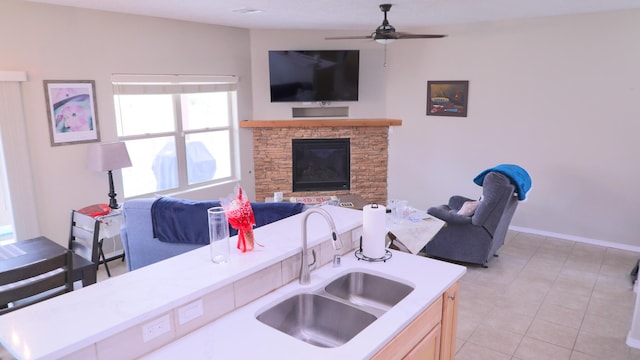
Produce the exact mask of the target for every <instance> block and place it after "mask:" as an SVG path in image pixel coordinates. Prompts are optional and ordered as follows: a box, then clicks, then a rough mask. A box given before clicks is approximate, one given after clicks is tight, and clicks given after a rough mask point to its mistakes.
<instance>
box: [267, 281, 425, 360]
mask: <svg viewBox="0 0 640 360" xmlns="http://www.w3.org/2000/svg"><path fill="white" fill-rule="evenodd" d="M412 291H413V287H412V286H409V285H407V284H403V283H401V282H398V281H394V280H390V279H387V278H384V277H382V276H377V275H373V274H369V273H365V272H358V271H356V272H350V273H347V274H345V275H342V276H340V277H338V278H336V279H335V280H332V281H331V282H330V283H329V284H328V285H326V286H323V287H320V288H318V289H316V290H315V291H309V292H307V293H302V294H297V295H294V296H292V297H289V298H287V299H285V300H283V301H281V302H279V303H277V304H276V305H274V306H272V307H270V308H269V309H267V310H265V311H263V312H261V313H260V314H258V316H256V318H257V319H258V320H259V321H261V322H262V323H264V324H266V325H268V326H271V327H272V328H274V329H276V330H279V331H281V332H283V333H285V334H288V335H290V336H293V337H294V338H296V339H300V340H302V341H305V342H307V343H309V344H313V345H316V346H320V347H327V348H330V347H336V346H340V345H342V344H344V343H346V342H348V341H349V340H351V339H352V338H353V337H354V336H356V335H357V334H358V333H359V332H360V331H362V330H363V329H364V328H366V327H367V326H369V325H370V324H371V323H373V322H374V321H375V320H376V319H377V318H378V317H379V316H381V315H383V314H384V313H385V312H387V311H388V310H389V309H391V308H392V307H393V306H394V305H396V304H397V303H399V302H400V301H401V300H402V299H404V298H405V297H406V296H407V295H409V293H411V292H412Z"/></svg>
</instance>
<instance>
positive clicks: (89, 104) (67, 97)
mask: <svg viewBox="0 0 640 360" xmlns="http://www.w3.org/2000/svg"><path fill="white" fill-rule="evenodd" d="M44 95H45V100H46V103H47V115H48V119H49V137H50V139H51V145H52V146H57V145H67V144H73V143H86V142H96V141H100V134H99V132H98V117H97V111H96V90H95V82H94V81H93V80H76V81H66V80H44Z"/></svg>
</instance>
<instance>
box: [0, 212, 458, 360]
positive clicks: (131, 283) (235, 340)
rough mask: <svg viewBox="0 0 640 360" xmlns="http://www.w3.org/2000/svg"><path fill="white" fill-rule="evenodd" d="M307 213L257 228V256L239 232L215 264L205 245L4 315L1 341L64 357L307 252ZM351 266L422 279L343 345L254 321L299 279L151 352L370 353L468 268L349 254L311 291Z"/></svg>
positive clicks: (339, 223) (343, 225)
mask: <svg viewBox="0 0 640 360" xmlns="http://www.w3.org/2000/svg"><path fill="white" fill-rule="evenodd" d="M323 208H324V209H325V210H327V211H328V212H329V213H330V214H331V216H332V218H333V219H334V221H335V224H336V228H337V230H338V233H344V232H348V231H350V230H352V229H355V228H357V227H359V226H361V224H362V212H360V211H357V210H351V209H346V208H340V207H335V206H323ZM301 220H302V215H301V214H299V215H295V216H292V217H289V218H286V219H283V220H281V221H278V222H275V223H272V224H269V225H266V226H263V227H261V228H258V229H256V230H255V234H256V239H257V241H258V242H259V243H261V244H263V245H264V247H259V246H256V248H255V250H254V251H252V252H250V253H245V254H241V253H240V252H239V251H238V250H236V249H235V242H236V238H235V237H234V238H232V239H231V240H230V241H231V243H232V254H231V261H230V262H229V263H228V264H223V265H219V264H214V263H212V262H211V260H210V255H209V248H208V247H203V248H199V249H196V250H194V251H190V252H188V253H185V254H182V255H179V256H176V257H173V258H170V259H167V260H164V261H161V262H158V263H155V264H152V265H150V266H147V267H144V268H140V269H137V270H135V271H132V272H129V273H126V274H123V275H120V276H117V277H114V278H110V279H108V280H105V281H102V282H100V283H98V284H95V285H92V286H89V287H86V288H83V289H80V290H77V291H73V292H71V293H68V294H65V295H62V296H59V297H56V298H53V299H50V300H47V301H44V302H41V303H38V304H35V305H32V306H29V307H27V308H24V309H21V310H18V311H14V312H12V313H9V314H5V315H3V316H1V317H0V341H2V344H3V345H4V346H5V347H6V348H7V349H9V350H10V351H11V352H12V353H13V354H14V355H15V356H17V357H18V358H35V359H40V358H59V357H61V356H64V355H67V354H70V353H73V352H74V351H77V350H79V349H82V348H85V347H87V346H89V345H91V344H94V343H96V342H98V341H100V340H103V339H105V338H108V337H109V336H112V335H114V334H118V333H120V332H122V331H123V330H125V329H127V328H130V327H131V326H134V325H137V324H140V323H143V322H145V321H147V320H150V319H153V318H154V317H156V316H158V315H160V314H162V313H164V312H166V311H169V310H171V309H173V308H176V307H177V306H180V305H183V304H187V303H189V302H190V301H193V300H194V299H197V298H199V297H201V296H203V295H205V294H208V293H210V292H212V291H214V290H216V289H219V288H222V287H224V286H226V285H228V284H230V283H232V282H234V281H236V280H238V279H242V278H244V277H246V276H248V275H250V274H253V273H255V272H258V271H260V270H262V269H265V268H267V267H269V266H270V265H273V264H276V263H277V262H280V261H282V260H283V259H285V258H287V257H290V256H292V255H294V254H296V253H298V252H300V243H301V241H300V231H301V230H300V229H301ZM308 233H309V239H308V242H309V246H310V247H311V246H315V245H317V244H319V243H321V242H323V241H325V240H327V239H328V238H329V227H328V225H327V224H326V222H325V221H324V219H323V218H322V217H320V216H317V215H312V216H310V217H309V223H308ZM343 241H346V239H343ZM350 254H352V253H350ZM350 268H362V269H364V270H367V271H377V272H381V273H384V274H388V275H390V276H395V277H398V278H401V279H405V281H408V282H410V283H413V284H416V289H415V290H414V291H413V292H412V293H411V294H410V295H409V296H407V298H405V299H404V300H403V301H402V302H401V303H400V304H398V305H397V306H396V307H394V308H393V309H391V310H390V311H389V312H387V313H386V314H384V315H383V316H382V317H380V318H379V319H378V320H377V321H376V322H374V323H373V324H372V325H370V326H369V327H367V328H366V329H365V330H364V331H362V332H361V333H360V334H359V335H358V336H356V337H355V338H354V339H352V340H351V341H350V342H349V343H347V344H345V345H343V346H341V347H338V348H335V349H319V348H316V349H314V348H315V347H314V346H312V345H309V344H306V343H304V342H302V341H299V340H296V339H293V338H289V337H288V336H286V335H284V336H283V335H282V334H280V333H279V332H277V331H276V330H273V329H271V328H268V327H267V326H266V325H263V324H262V323H259V322H258V321H257V320H256V319H255V312H256V311H257V310H258V309H262V308H263V307H265V306H267V305H269V304H271V303H273V302H274V301H276V300H279V299H280V296H283V295H286V294H289V293H291V292H295V291H300V285H299V284H298V282H296V281H294V282H292V283H290V284H288V285H286V286H284V287H283V288H280V289H279V290H277V291H275V292H272V293H270V294H268V295H266V296H264V297H262V298H260V299H258V300H256V301H254V302H252V303H250V304H248V305H246V306H244V307H242V308H240V309H238V310H236V311H234V312H232V313H230V314H228V315H226V316H224V317H222V318H220V319H218V320H216V321H215V322H213V323H211V324H210V325H207V326H205V327H203V328H201V329H199V330H197V331H195V332H192V333H191V334H188V335H187V336H185V337H183V338H181V339H178V340H177V341H175V342H174V343H171V344H169V345H167V346H165V347H164V348H161V349H159V350H157V351H156V352H154V353H152V354H150V355H148V358H149V359H160V358H166V357H167V356H169V357H171V356H172V355H173V354H177V353H173V351H177V352H178V353H179V354H180V356H177V358H182V357H184V356H185V355H186V354H187V353H188V354H189V355H188V357H189V358H190V359H197V358H211V355H212V354H213V355H216V357H217V356H218V355H222V354H224V355H225V356H226V355H229V356H230V358H237V356H238V355H239V354H238V351H249V352H250V351H253V352H251V354H254V355H256V354H259V355H260V357H261V358H264V357H265V354H267V353H269V351H272V350H274V346H275V347H278V346H279V345H278V344H282V345H283V347H280V349H282V348H288V349H287V353H288V354H292V353H293V352H291V351H296V352H295V353H297V351H298V350H299V351H309V356H310V357H309V358H319V356H323V357H324V356H326V355H327V354H336V356H338V355H340V356H342V355H344V356H347V357H349V355H350V354H353V355H354V356H355V357H366V356H367V354H370V353H371V352H372V351H373V350H374V349H376V348H377V346H378V345H379V344H381V343H382V342H384V339H388V338H389V337H390V336H391V337H392V336H393V335H394V334H390V331H391V330H390V329H397V331H399V330H400V329H402V328H403V327H404V326H405V325H406V324H407V323H408V322H410V320H411V319H412V318H413V317H415V316H416V315H417V314H418V313H420V312H421V311H422V310H423V309H425V308H426V307H427V306H428V305H429V304H430V303H431V302H433V300H434V299H435V298H436V297H437V296H439V294H441V293H442V291H444V290H445V289H446V288H447V287H448V286H450V285H451V284H453V283H454V282H455V281H456V280H458V279H459V278H460V277H461V276H462V275H463V274H464V272H465V268H464V267H462V266H458V265H453V264H449V263H445V262H440V261H435V260H431V259H427V258H422V257H418V256H415V255H409V254H404V253H397V252H394V255H393V258H392V259H391V260H389V261H388V262H387V263H363V262H358V261H356V260H355V259H354V257H353V256H349V255H345V256H343V262H342V266H341V267H339V268H335V269H334V268H332V267H331V266H330V265H329V266H325V267H323V268H321V269H318V270H315V271H313V272H312V273H311V280H312V283H311V285H309V286H307V287H306V288H314V287H315V286H318V285H319V284H320V283H321V282H322V281H323V280H324V279H328V278H330V277H333V276H334V275H335V274H337V273H339V272H344V271H348V270H349V269H350ZM274 341H275V342H274ZM185 344H186V345H185ZM196 344H199V345H196ZM204 344H206V346H205V345H204ZM245 344H250V346H246V345H245ZM183 346H187V348H183ZM260 349H261V350H260ZM265 349H269V350H268V351H267V350H265ZM274 351H275V350H274ZM373 352H375V351H373ZM251 354H247V356H250V355H251Z"/></svg>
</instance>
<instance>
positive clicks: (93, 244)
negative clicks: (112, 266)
mask: <svg viewBox="0 0 640 360" xmlns="http://www.w3.org/2000/svg"><path fill="white" fill-rule="evenodd" d="M99 237H100V221H97V220H96V219H95V218H93V217H91V216H88V215H84V214H82V213H79V212H77V211H75V210H72V211H71V229H70V230H69V250H71V251H73V252H74V253H75V254H76V255H79V256H81V257H83V258H85V259H87V260H89V261H91V262H92V263H94V264H95V266H94V268H93V269H91V275H90V277H91V278H96V277H97V272H98V265H99V263H100V256H102V257H103V258H104V254H101V252H102V247H101V246H100V239H99ZM106 266H107V265H106V263H105V267H106ZM106 269H107V273H109V268H108V267H106ZM109 275H111V274H109ZM74 280H78V279H74Z"/></svg>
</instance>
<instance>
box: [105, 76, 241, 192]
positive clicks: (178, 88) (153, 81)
mask: <svg viewBox="0 0 640 360" xmlns="http://www.w3.org/2000/svg"><path fill="white" fill-rule="evenodd" d="M111 83H112V86H113V94H114V98H115V97H117V96H119V95H144V94H170V95H172V98H173V102H174V108H175V113H174V114H173V118H174V121H175V128H174V131H170V132H163V133H153V134H139V135H120V130H118V140H119V141H129V140H140V139H151V138H158V137H167V136H171V137H173V138H174V139H175V146H176V156H177V160H178V187H177V188H171V189H167V190H164V191H158V190H155V189H152V190H151V191H149V192H148V193H144V194H137V195H135V196H128V197H127V196H126V194H125V198H136V197H144V196H149V195H151V194H165V195H169V194H180V193H184V192H188V191H191V190H194V189H200V188H206V187H214V186H218V185H221V184H226V183H229V182H237V181H239V168H240V164H239V161H240V160H239V156H238V154H239V149H238V146H239V145H238V144H239V137H238V126H237V122H238V114H237V112H238V109H237V108H238V104H237V83H238V78H237V77H236V76H214V75H136V74H113V75H112V76H111ZM205 92H228V93H229V96H231V98H230V99H229V101H228V102H227V104H229V106H230V107H231V109H229V110H230V111H229V114H230V119H229V124H228V125H227V126H224V127H211V128H204V129H197V130H184V129H183V123H182V119H181V115H180V114H179V113H180V110H179V109H180V94H188V93H205ZM115 111H119V109H118V107H117V105H116V108H115ZM117 125H118V128H119V127H120V124H117ZM225 130H226V131H228V132H229V144H230V159H229V161H230V162H231V169H230V170H231V174H230V176H228V177H224V178H218V179H215V180H210V181H206V182H199V183H196V184H192V185H189V184H188V179H187V177H188V175H187V163H186V141H185V138H186V136H188V135H191V134H197V133H202V132H212V131H225ZM134 166H135V164H134Z"/></svg>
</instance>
